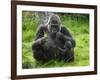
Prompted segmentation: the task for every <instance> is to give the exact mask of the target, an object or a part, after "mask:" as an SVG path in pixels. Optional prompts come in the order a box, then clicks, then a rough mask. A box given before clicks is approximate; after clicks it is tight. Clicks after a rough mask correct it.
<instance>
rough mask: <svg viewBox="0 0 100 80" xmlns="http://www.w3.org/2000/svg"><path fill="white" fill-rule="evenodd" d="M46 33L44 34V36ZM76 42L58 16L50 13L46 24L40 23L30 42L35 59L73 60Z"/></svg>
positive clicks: (45, 60)
mask: <svg viewBox="0 0 100 80" xmlns="http://www.w3.org/2000/svg"><path fill="white" fill-rule="evenodd" d="M45 34H46V36H45ZM75 46H76V42H75V40H74V39H73V37H72V35H71V34H70V32H69V31H68V30H67V29H66V28H65V27H64V26H63V25H62V24H61V20H60V17H59V16H58V15H56V14H52V15H51V16H50V17H49V20H48V24H46V25H40V26H39V28H38V30H37V33H36V38H35V41H34V42H33V43H32V51H33V57H34V58H35V59H36V60H37V61H41V62H47V61H50V60H55V59H56V60H60V61H62V60H63V61H65V62H68V61H73V60H74V48H75Z"/></svg>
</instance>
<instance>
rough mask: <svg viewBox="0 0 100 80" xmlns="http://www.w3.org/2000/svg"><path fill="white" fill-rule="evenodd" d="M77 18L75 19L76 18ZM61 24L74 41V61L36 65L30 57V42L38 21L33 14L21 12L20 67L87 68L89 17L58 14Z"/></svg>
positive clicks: (33, 36)
mask: <svg viewBox="0 0 100 80" xmlns="http://www.w3.org/2000/svg"><path fill="white" fill-rule="evenodd" d="M76 16H77V17H76ZM60 18H61V22H62V24H63V25H65V26H66V28H68V29H69V31H70V33H71V34H72V36H73V38H74V39H75V40H76V48H75V61H74V62H69V63H64V62H62V61H61V62H58V61H50V62H48V63H45V64H41V63H38V62H37V61H35V59H34V58H33V56H32V41H33V40H34V38H35V34H36V29H37V26H38V20H37V19H36V17H35V16H34V13H33V15H32V13H31V14H30V13H27V12H23V17H22V29H23V36H22V40H23V43H22V46H23V47H22V51H23V52H22V64H23V65H22V66H23V68H39V67H42V68H44V67H62V66H66V67H67V66H87V65H89V16H88V15H85V14H83V15H79V14H75V15H74V16H73V14H70V15H69V14H66V15H65V14H62V15H61V14H60Z"/></svg>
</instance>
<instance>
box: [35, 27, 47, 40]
mask: <svg viewBox="0 0 100 80" xmlns="http://www.w3.org/2000/svg"><path fill="white" fill-rule="evenodd" d="M44 29H45V28H44V27H43V26H39V28H38V29H37V33H36V39H35V40H37V39H39V38H42V37H44Z"/></svg>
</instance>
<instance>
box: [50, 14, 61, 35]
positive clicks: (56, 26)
mask: <svg viewBox="0 0 100 80" xmlns="http://www.w3.org/2000/svg"><path fill="white" fill-rule="evenodd" d="M48 23H49V24H48V31H49V32H50V33H56V32H59V31H60V30H61V27H60V25H61V21H60V18H59V16H58V15H55V14H52V15H51V16H50V18H49V21H48Z"/></svg>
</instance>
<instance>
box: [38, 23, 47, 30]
mask: <svg viewBox="0 0 100 80" xmlns="http://www.w3.org/2000/svg"><path fill="white" fill-rule="evenodd" d="M39 29H41V30H47V25H44V24H40V25H39Z"/></svg>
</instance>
